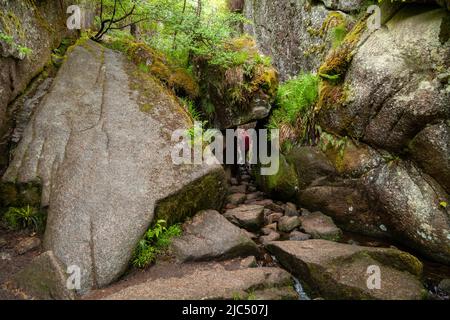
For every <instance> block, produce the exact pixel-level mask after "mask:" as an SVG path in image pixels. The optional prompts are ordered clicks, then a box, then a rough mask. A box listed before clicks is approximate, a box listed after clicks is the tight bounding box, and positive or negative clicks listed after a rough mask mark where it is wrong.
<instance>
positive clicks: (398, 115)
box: [246, 1, 450, 263]
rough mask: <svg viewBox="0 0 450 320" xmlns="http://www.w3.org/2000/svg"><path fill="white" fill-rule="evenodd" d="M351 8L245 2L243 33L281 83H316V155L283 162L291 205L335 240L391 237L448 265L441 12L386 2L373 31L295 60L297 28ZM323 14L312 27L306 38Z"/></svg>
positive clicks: (449, 83) (301, 153)
mask: <svg viewBox="0 0 450 320" xmlns="http://www.w3.org/2000/svg"><path fill="white" fill-rule="evenodd" d="M351 2H352V1H320V2H314V4H311V2H310V1H290V2H288V1H280V2H277V3H269V2H266V1H258V2H256V1H247V2H246V10H247V11H246V12H247V13H248V16H249V17H250V18H251V20H253V21H256V23H255V24H254V26H252V27H248V28H249V30H250V31H251V32H253V33H254V34H256V39H257V40H258V41H259V43H258V45H259V46H261V47H262V49H263V51H264V49H265V50H266V51H268V52H269V53H270V54H271V55H272V57H273V58H274V62H275V64H276V65H277V66H278V67H279V68H280V69H281V74H282V75H284V76H286V75H293V74H295V72H297V71H298V70H300V69H302V70H304V71H309V72H316V71H318V70H320V73H321V77H322V80H321V86H320V92H319V101H318V105H317V107H316V108H315V111H316V114H315V116H316V121H317V122H318V124H319V125H320V127H321V128H322V130H323V131H324V132H325V133H326V134H325V135H324V136H323V140H322V141H321V142H320V143H319V146H317V147H311V148H294V150H291V151H290V152H289V153H288V154H286V155H285V158H286V159H287V162H288V165H289V166H294V168H295V171H296V176H297V177H295V179H297V180H298V182H299V184H298V185H299V190H298V192H297V193H296V195H295V196H293V198H295V197H297V201H298V202H299V203H300V204H301V205H303V206H306V207H307V208H309V209H310V210H319V211H322V212H324V213H326V214H327V215H330V216H332V217H333V219H334V220H335V221H336V222H337V223H338V225H339V226H340V227H342V228H344V229H346V230H350V231H355V232H359V233H364V234H368V235H372V236H381V237H384V236H387V237H393V238H395V239H396V240H397V241H400V242H402V243H404V244H405V245H408V246H410V247H412V248H414V249H416V250H418V251H420V252H422V253H423V254H424V255H427V256H429V257H431V258H433V259H435V260H439V261H442V262H444V263H450V237H449V232H450V219H449V217H450V215H449V206H448V203H449V194H448V192H449V186H448V181H449V178H448V175H449V172H450V171H449V159H450V157H449V145H448V141H450V139H449V132H448V131H449V129H448V122H449V119H450V64H449V63H450V36H449V35H450V34H449V33H448V30H450V12H449V11H448V10H446V9H444V8H439V7H438V5H437V4H436V3H435V2H434V1H428V2H424V1H413V2H417V3H408V4H402V5H396V4H390V3H386V4H385V6H384V7H382V27H381V28H380V29H378V30H367V28H366V26H367V24H366V21H365V20H364V19H361V20H359V21H358V22H357V23H355V24H353V25H352V24H351V23H350V24H348V25H349V28H348V31H350V32H349V33H348V34H347V37H346V38H345V39H344V41H343V42H342V43H341V44H340V45H337V46H334V47H332V48H331V49H330V51H329V52H328V53H327V51H328V48H329V47H328V48H327V49H326V51H325V53H324V54H322V55H315V56H314V60H307V59H306V58H304V57H303V56H302V55H301V54H302V53H305V52H306V51H307V49H308V48H310V47H311V46H312V45H313V44H314V43H312V42H311V41H310V40H311V39H312V36H313V35H314V34H316V33H315V32H313V31H314V29H309V32H308V31H307V30H306V29H305V26H304V25H303V24H304V23H306V21H307V20H308V19H310V18H311V17H314V12H316V11H317V10H325V11H327V10H342V11H344V12H346V14H348V15H350V16H352V15H353V14H354V12H353V11H352V10H350V7H352V8H355V9H358V8H359V10H360V12H361V11H362V10H364V6H363V5H362V4H361V3H359V2H358V1H354V2H353V3H351ZM280 3H281V4H280ZM350 3H351V6H350ZM439 4H441V5H443V6H444V7H445V5H444V3H443V2H442V1H441V2H439ZM307 7H309V11H307V10H306V8H307ZM269 8H270V10H269ZM326 16H327V13H324V14H323V15H322V16H321V19H322V20H320V19H319V20H314V19H312V21H313V23H314V21H315V23H316V27H315V28H317V26H320V25H321V24H322V25H324V24H325V25H326V24H327V23H326V21H327V19H326ZM324 17H325V18H324ZM323 19H325V20H323ZM320 21H322V22H320ZM323 21H325V23H324V22H323ZM287 30H288V31H287ZM319 30H320V29H319ZM281 39H282V40H281ZM298 39H309V40H308V41H309V42H308V41H306V42H301V43H300V44H299V42H298ZM319 65H320V68H317V67H318V66H319ZM327 76H330V77H331V78H333V77H334V78H333V80H330V79H329V78H328V77H327ZM330 133H331V136H333V137H334V139H335V140H334V144H333V143H329V141H328V140H327V139H328V138H327V134H328V135H330ZM350 139H352V140H353V141H356V140H358V141H359V142H358V143H353V142H350V141H349V140H350ZM293 179H294V178H293ZM280 187H281V185H280V184H279V183H275V184H274V185H272V186H271V189H273V190H277V189H280Z"/></svg>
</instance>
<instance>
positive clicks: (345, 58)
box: [319, 15, 367, 80]
mask: <svg viewBox="0 0 450 320" xmlns="http://www.w3.org/2000/svg"><path fill="white" fill-rule="evenodd" d="M366 21H367V15H366V16H364V17H363V18H362V19H360V20H359V21H358V22H357V23H356V24H355V26H354V27H353V29H352V30H351V31H350V32H349V33H348V34H347V35H346V36H345V38H344V40H343V41H342V43H341V44H340V45H339V46H338V47H337V48H335V49H333V50H332V51H331V52H330V54H329V55H328V56H327V58H326V60H325V62H324V63H323V64H322V65H321V66H320V68H319V75H320V76H321V77H322V78H324V79H325V80H327V79H329V77H333V76H337V77H339V78H340V79H343V76H344V75H345V73H346V72H347V68H348V66H349V64H350V62H351V60H352V59H353V55H354V50H355V49H356V46H357V44H358V42H359V40H360V38H361V35H362V32H363V31H364V30H365V28H366V25H367V23H366Z"/></svg>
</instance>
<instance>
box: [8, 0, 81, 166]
mask: <svg viewBox="0 0 450 320" xmlns="http://www.w3.org/2000/svg"><path fill="white" fill-rule="evenodd" d="M73 2H74V1H70V4H73ZM70 4H69V1H65V0H64V1H50V0H44V1H26V0H17V1H7V0H2V1H0V31H1V32H2V33H3V34H5V35H7V36H11V37H13V39H12V41H5V40H0V172H2V171H3V169H4V167H5V165H6V164H7V154H8V153H7V137H8V135H9V131H10V129H11V124H10V123H9V120H10V117H11V115H8V114H7V106H8V104H9V103H10V102H11V101H13V100H14V99H15V98H16V97H17V96H18V95H19V94H20V93H21V92H22V91H23V90H24V89H25V88H26V87H27V85H28V83H29V82H30V80H31V79H33V78H34V77H35V76H36V75H37V74H39V73H40V72H41V71H42V69H43V68H44V66H45V65H46V63H48V62H49V61H50V56H51V51H52V49H54V48H56V47H58V46H59V44H60V42H61V39H62V38H63V37H64V36H66V35H69V30H67V27H66V17H67V14H66V8H67V6H69V5H70ZM19 46H22V47H26V48H29V49H31V50H32V51H31V53H30V54H28V55H27V56H25V55H24V54H23V53H21V52H20V50H19Z"/></svg>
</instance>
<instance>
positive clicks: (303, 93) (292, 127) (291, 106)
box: [268, 74, 319, 148]
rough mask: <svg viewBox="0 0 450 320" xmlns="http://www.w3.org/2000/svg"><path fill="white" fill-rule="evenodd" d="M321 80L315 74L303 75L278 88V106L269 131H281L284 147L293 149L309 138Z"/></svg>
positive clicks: (281, 141)
mask: <svg viewBox="0 0 450 320" xmlns="http://www.w3.org/2000/svg"><path fill="white" fill-rule="evenodd" d="M318 91H319V79H318V77H317V76H316V75H313V74H301V75H299V76H298V77H296V78H294V79H292V80H289V81H287V82H285V83H284V84H282V85H280V87H279V88H278V93H277V97H276V104H277V106H278V108H277V109H275V110H274V111H273V113H272V116H271V117H270V119H269V124H268V128H269V129H279V130H280V143H281V146H282V147H285V148H291V147H292V145H293V143H295V142H300V141H301V140H303V139H304V138H306V136H307V132H308V127H309V126H310V124H311V123H312V118H313V114H314V106H315V104H316V102H317V99H318Z"/></svg>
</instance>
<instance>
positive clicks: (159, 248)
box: [131, 220, 182, 268]
mask: <svg viewBox="0 0 450 320" xmlns="http://www.w3.org/2000/svg"><path fill="white" fill-rule="evenodd" d="M166 224H167V223H166V221H165V220H158V221H157V222H156V224H155V225H154V226H153V227H152V228H150V229H148V230H147V232H146V233H145V234H144V237H143V239H142V240H141V241H139V243H138V245H137V247H136V249H135V251H134V254H133V258H132V261H131V263H132V265H133V266H135V267H136V268H146V267H148V266H149V265H150V264H152V263H154V262H155V261H156V258H157V257H158V255H160V254H162V253H164V251H165V250H166V249H167V248H168V247H169V246H170V244H171V242H172V239H173V238H175V237H179V236H180V235H181V233H182V231H181V226H180V225H179V224H175V225H172V226H170V227H166Z"/></svg>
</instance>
